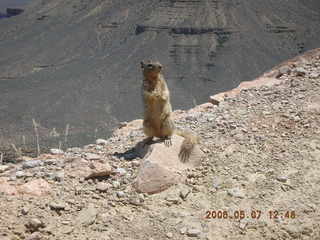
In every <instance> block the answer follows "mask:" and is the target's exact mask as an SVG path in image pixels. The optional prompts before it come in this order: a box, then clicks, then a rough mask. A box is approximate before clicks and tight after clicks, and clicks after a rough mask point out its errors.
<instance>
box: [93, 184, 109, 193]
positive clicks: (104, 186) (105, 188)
mask: <svg viewBox="0 0 320 240" xmlns="http://www.w3.org/2000/svg"><path fill="white" fill-rule="evenodd" d="M109 188H110V185H109V184H108V183H104V182H99V183H98V184H97V186H96V189H97V190H98V191H99V192H107V191H108V189H109Z"/></svg>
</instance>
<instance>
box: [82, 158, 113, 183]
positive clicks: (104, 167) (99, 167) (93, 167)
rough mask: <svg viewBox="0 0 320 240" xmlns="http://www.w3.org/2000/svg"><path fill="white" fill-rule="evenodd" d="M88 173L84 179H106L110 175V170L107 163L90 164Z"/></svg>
mask: <svg viewBox="0 0 320 240" xmlns="http://www.w3.org/2000/svg"><path fill="white" fill-rule="evenodd" d="M89 167H90V171H89V172H88V173H87V174H86V177H85V179H90V178H98V177H108V176H110V174H111V173H112V168H111V166H110V165H109V164H108V163H100V162H92V163H90V166H89Z"/></svg>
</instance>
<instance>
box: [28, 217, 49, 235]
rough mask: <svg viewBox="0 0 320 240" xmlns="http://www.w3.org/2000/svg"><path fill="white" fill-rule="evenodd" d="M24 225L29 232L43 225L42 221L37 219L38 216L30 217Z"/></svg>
mask: <svg viewBox="0 0 320 240" xmlns="http://www.w3.org/2000/svg"><path fill="white" fill-rule="evenodd" d="M26 227H27V228H28V229H29V230H30V231H31V232H35V231H37V230H39V229H40V228H43V227H45V225H44V223H43V222H42V221H41V220H40V219H38V218H32V219H30V220H29V221H28V222H27V224H26Z"/></svg>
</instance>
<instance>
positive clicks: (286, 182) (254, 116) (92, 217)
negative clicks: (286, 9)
mask: <svg viewBox="0 0 320 240" xmlns="http://www.w3.org/2000/svg"><path fill="white" fill-rule="evenodd" d="M318 53H319V52H318ZM278 73H279V74H277V76H276V79H278V81H279V82H278V83H275V85H273V86H261V87H259V88H250V89H243V90H242V91H240V93H239V94H238V95H236V96H233V97H232V98H228V97H226V98H225V99H224V101H221V102H219V104H218V105H214V104H211V103H207V104H203V105H200V106H197V107H196V108H194V109H191V110H190V111H187V112H184V111H177V112H176V113H175V121H176V123H177V125H178V126H179V127H180V128H187V129H192V131H194V132H196V133H197V134H198V135H199V136H200V137H201V144H200V148H201V149H202V151H203V152H204V155H205V157H203V160H202V163H201V165H200V166H199V167H197V168H194V169H187V170H186V171H185V172H184V174H186V180H185V181H183V182H182V183H180V184H176V185H174V186H172V187H170V188H169V189H167V190H165V191H162V192H160V193H157V194H153V195H148V194H145V193H138V192H136V189H135V188H134V184H133V183H134V182H135V179H136V176H137V175H138V174H139V168H140V167H141V165H142V164H143V159H140V158H139V157H138V156H137V152H136V151H135V150H134V146H135V145H136V144H137V143H138V142H140V141H141V140H142V139H143V133H142V131H141V121H139V120H136V121H134V122H131V123H128V124H123V126H121V128H120V129H118V130H116V131H115V132H114V134H113V136H112V137H111V138H110V139H107V140H102V139H100V140H97V143H96V144H91V145H88V146H85V147H83V148H71V149H68V150H66V151H65V152H63V151H59V150H57V149H55V150H54V149H53V150H52V153H51V154H46V155H41V156H39V157H38V158H35V159H30V158H27V157H22V158H21V161H20V162H19V163H17V164H11V163H4V164H2V165H0V212H1V215H0V239H1V240H7V239H29V240H31V239H33V240H35V239H99V240H107V239H123V240H129V239H147V240H151V239H154V240H156V239H215V240H216V239H270V240H271V239H274V240H275V239H304V240H306V239H312V240H316V239H320V213H319V206H320V180H319V179H320V178H319V173H320V127H319V126H320V118H319V115H320V95H319V92H320V54H314V55H313V56H310V57H308V59H307V60H304V61H300V62H298V63H294V64H287V66H286V67H283V66H282V67H281V69H280V70H279V71H278ZM164 154H165V153H164Z"/></svg>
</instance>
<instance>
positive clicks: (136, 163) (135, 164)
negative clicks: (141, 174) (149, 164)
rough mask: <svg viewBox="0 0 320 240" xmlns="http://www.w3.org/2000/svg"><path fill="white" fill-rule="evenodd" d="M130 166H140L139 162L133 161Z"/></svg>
mask: <svg viewBox="0 0 320 240" xmlns="http://www.w3.org/2000/svg"><path fill="white" fill-rule="evenodd" d="M131 164H132V166H133V167H139V166H140V161H137V160H133V161H132V162H131Z"/></svg>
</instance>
